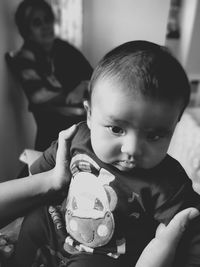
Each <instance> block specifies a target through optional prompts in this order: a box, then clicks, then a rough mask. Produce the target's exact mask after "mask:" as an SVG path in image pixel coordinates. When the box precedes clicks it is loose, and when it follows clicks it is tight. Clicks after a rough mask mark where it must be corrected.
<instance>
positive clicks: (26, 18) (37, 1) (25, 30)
mask: <svg viewBox="0 0 200 267" xmlns="http://www.w3.org/2000/svg"><path fill="white" fill-rule="evenodd" d="M37 8H41V9H42V10H45V11H46V12H47V13H48V14H49V17H50V19H52V22H54V20H55V17H54V13H53V9H52V7H51V5H50V4H49V3H48V2H46V1H44V0H23V1H22V2H21V3H20V4H19V6H18V7H17V10H16V12H15V22H16V25H17V27H18V30H19V33H20V34H21V36H22V37H23V38H24V39H26V38H27V37H28V34H29V27H30V16H31V14H32V11H33V10H34V9H37Z"/></svg>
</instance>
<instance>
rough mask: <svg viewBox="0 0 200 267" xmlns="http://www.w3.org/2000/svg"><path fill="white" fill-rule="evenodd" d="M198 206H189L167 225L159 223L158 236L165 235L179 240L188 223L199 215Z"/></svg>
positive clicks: (167, 237)
mask: <svg viewBox="0 0 200 267" xmlns="http://www.w3.org/2000/svg"><path fill="white" fill-rule="evenodd" d="M199 214H200V213H199V211H198V210H197V209H196V208H187V209H185V210H182V211H180V212H179V213H177V214H176V215H175V216H174V218H173V219H172V220H171V221H170V223H169V224H168V225H167V226H164V225H163V224H161V225H159V227H158V229H157V232H156V236H158V235H160V236H161V235H165V238H166V239H168V240H169V239H170V240H175V239H177V241H178V240H179V238H180V237H181V236H182V234H183V232H184V231H185V229H186V227H187V225H188V223H189V222H190V221H191V220H192V219H194V218H196V217H197V216H198V215H199Z"/></svg>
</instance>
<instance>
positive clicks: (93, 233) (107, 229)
mask: <svg viewBox="0 0 200 267" xmlns="http://www.w3.org/2000/svg"><path fill="white" fill-rule="evenodd" d="M88 164H91V163H88ZM99 176H100V175H99ZM99 176H96V175H94V174H93V173H91V172H86V171H80V170H79V171H77V172H76V173H75V174H73V178H72V181H71V184H70V188H69V193H68V197H67V201H66V211H65V221H66V229H67V232H68V234H69V235H70V237H71V238H69V237H68V238H67V239H66V243H65V249H66V250H67V251H68V252H70V253H76V249H75V250H74V245H73V248H72V243H71V242H75V243H77V244H79V245H77V246H76V247H79V250H82V249H83V248H84V249H83V250H86V251H87V250H90V249H93V248H95V247H100V246H103V245H105V244H107V243H108V242H109V241H110V239H111V238H112V235H113V232H114V228H115V223H114V217H113V214H112V210H113V209H114V208H115V206H116V202H117V201H116V199H117V198H116V195H115V192H114V191H113V190H112V188H111V187H110V186H109V185H106V184H103V183H102V179H101V178H100V177H99ZM104 176H105V174H104ZM80 247H81V249H80Z"/></svg>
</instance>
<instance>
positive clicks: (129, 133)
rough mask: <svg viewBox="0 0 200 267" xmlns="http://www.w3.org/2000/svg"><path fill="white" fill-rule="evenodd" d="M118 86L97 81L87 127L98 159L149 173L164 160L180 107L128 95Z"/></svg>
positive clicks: (117, 166)
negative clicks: (150, 169) (149, 170)
mask: <svg viewBox="0 0 200 267" xmlns="http://www.w3.org/2000/svg"><path fill="white" fill-rule="evenodd" d="M127 91H128V90H126V88H125V87H124V86H123V85H121V84H120V83H119V82H114V81H112V82H111V81H109V80H108V79H101V80H99V81H98V82H97V83H96V85H95V88H94V91H93V94H92V99H91V107H89V111H88V118H87V123H88V126H89V128H90V130H91V143H92V147H93V150H94V152H95V154H96V155H97V157H98V158H99V159H100V160H101V161H103V162H105V163H108V164H111V165H113V166H115V167H116V168H117V169H119V170H121V171H129V170H131V169H133V168H135V167H139V168H144V169H149V168H152V167H154V166H156V165H157V164H159V163H160V162H161V161H162V160H163V159H164V157H165V156H166V153H167V150H168V146H169V143H170V140H171V137H172V134H173V132H174V129H175V126H176V124H177V122H178V119H179V116H180V105H179V104H177V103H176V104H169V103H166V102H161V101H154V100H150V99H148V98H144V97H143V96H141V95H140V94H136V93H134V94H133V93H129V92H127Z"/></svg>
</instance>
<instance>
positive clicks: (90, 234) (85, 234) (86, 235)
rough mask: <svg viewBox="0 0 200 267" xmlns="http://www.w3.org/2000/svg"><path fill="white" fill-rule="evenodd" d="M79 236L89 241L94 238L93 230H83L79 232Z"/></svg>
mask: <svg viewBox="0 0 200 267" xmlns="http://www.w3.org/2000/svg"><path fill="white" fill-rule="evenodd" d="M81 238H82V239H83V241H84V242H86V243H91V242H92V241H93V240H94V232H93V231H88V232H83V233H81Z"/></svg>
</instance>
